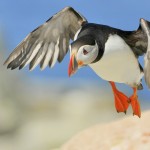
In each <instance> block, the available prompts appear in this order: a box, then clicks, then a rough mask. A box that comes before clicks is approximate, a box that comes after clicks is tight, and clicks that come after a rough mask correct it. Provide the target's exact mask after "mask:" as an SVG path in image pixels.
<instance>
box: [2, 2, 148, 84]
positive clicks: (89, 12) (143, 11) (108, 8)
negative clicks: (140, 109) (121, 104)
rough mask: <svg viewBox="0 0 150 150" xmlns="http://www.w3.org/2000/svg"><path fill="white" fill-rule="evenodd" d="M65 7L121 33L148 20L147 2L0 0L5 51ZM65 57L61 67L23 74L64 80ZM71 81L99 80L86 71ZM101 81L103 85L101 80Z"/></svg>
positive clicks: (79, 73) (66, 61)
mask: <svg viewBox="0 0 150 150" xmlns="http://www.w3.org/2000/svg"><path fill="white" fill-rule="evenodd" d="M66 6H72V7H73V8H75V9H76V10H77V11H79V12H80V13H81V14H83V15H84V16H85V17H86V18H87V19H88V21H89V22H94V23H100V24H107V25H110V26H113V27H117V28H120V29H124V30H135V29H137V28H138V26H139V18H141V17H142V18H145V19H147V20H150V1H149V0H141V1H138V0H113V1H106V0H92V1H87V0H64V1H63V0H54V1H52V0H28V1H27V0H13V1H12V0H1V2H0V27H1V29H3V30H4V33H5V34H6V35H5V40H6V42H7V48H8V52H7V53H10V52H11V51H12V50H13V48H15V47H16V45H17V44H18V43H19V42H20V41H21V40H23V38H24V37H25V36H26V35H27V34H28V33H29V32H30V31H32V30H33V29H34V28H36V27H37V26H39V25H40V24H42V23H43V22H45V21H46V20H47V19H48V18H49V17H51V16H52V15H53V14H55V13H56V12H58V11H59V10H61V9H62V8H64V7H66ZM68 62H69V56H67V57H66V58H65V60H64V61H63V63H62V64H56V65H55V67H54V68H53V69H52V70H50V69H49V68H47V69H46V70H45V71H43V72H40V69H39V68H36V69H35V71H33V72H32V73H31V72H28V70H27V69H24V70H23V71H24V72H26V74H27V75H28V76H31V77H34V76H35V75H36V76H43V77H49V78H53V77H58V78H68V75H67V70H68ZM73 78H86V79H90V80H96V81H99V80H101V79H99V77H97V76H96V75H95V73H94V72H93V71H92V70H91V69H90V68H89V67H86V68H83V69H80V70H79V72H78V73H77V74H76V75H74V76H73ZM101 82H103V81H102V80H101Z"/></svg>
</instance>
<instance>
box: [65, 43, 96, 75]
mask: <svg viewBox="0 0 150 150" xmlns="http://www.w3.org/2000/svg"><path fill="white" fill-rule="evenodd" d="M97 56H98V45H97V43H96V42H95V45H83V46H81V47H80V48H79V49H78V50H75V51H71V56H70V63H69V68H68V74H69V76H71V75H73V74H74V73H75V72H76V71H77V69H78V68H81V67H82V66H85V65H88V64H91V63H92V62H94V60H96V58H97Z"/></svg>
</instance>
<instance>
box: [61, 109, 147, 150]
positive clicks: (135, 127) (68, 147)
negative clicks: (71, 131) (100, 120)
mask: <svg viewBox="0 0 150 150" xmlns="http://www.w3.org/2000/svg"><path fill="white" fill-rule="evenodd" d="M149 149H150V111H148V112H144V113H142V117H141V118H138V117H133V116H130V117H127V118H125V119H121V120H118V121H115V122H112V123H107V124H99V125H96V126H93V127H91V128H89V129H86V130H84V131H82V132H80V133H79V134H77V135H76V136H75V137H73V138H72V139H70V140H69V141H68V142H67V143H65V144H64V145H63V146H62V148H61V150H149Z"/></svg>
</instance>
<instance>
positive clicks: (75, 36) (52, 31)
mask: <svg viewBox="0 0 150 150" xmlns="http://www.w3.org/2000/svg"><path fill="white" fill-rule="evenodd" d="M149 27H150V22H148V21H146V20H145V19H140V25H139V28H138V29H137V30H135V31H123V30H120V29H116V28H113V27H110V26H107V25H102V24H95V23H88V21H87V19H86V18H85V17H83V15H81V14H80V13H78V12H77V11H76V10H74V9H73V8H72V7H66V8H64V9H63V10H61V11H60V12H58V13H57V14H55V15H54V16H52V17H51V18H50V19H48V20H47V21H46V22H45V23H44V24H42V25H41V26H39V27H38V28H36V29H35V30H33V31H32V32H31V33H30V34H29V35H27V37H26V38H25V39H24V40H23V41H22V42H21V43H20V44H19V45H18V46H17V47H16V48H15V49H14V51H13V52H12V53H11V54H10V56H9V57H8V58H7V60H6V61H5V63H4V64H5V65H7V68H10V69H16V68H19V69H22V68H23V67H25V66H26V65H28V64H29V69H30V70H33V69H34V68H35V67H36V66H37V65H38V64H40V68H41V70H43V69H44V68H45V67H46V66H49V67H51V68H52V67H53V66H54V65H55V63H56V61H58V62H61V61H62V60H63V58H64V56H65V55H66V53H67V52H68V49H70V63H69V67H68V75H69V76H71V75H73V74H75V73H76V71H77V70H78V69H79V68H82V67H83V66H89V67H91V68H92V69H93V71H94V72H95V73H96V74H97V75H98V76H99V77H101V78H102V79H104V80H106V81H108V82H109V83H110V85H111V87H112V91H113V94H114V100H115V107H116V110H117V112H125V113H126V111H127V109H128V107H129V105H130V104H131V106H132V109H133V114H134V115H137V116H138V117H140V116H141V110H140V104H139V101H138V96H137V90H141V89H142V88H143V87H142V83H141V80H142V77H143V76H144V77H145V81H146V84H147V86H148V87H149V88H150V30H149ZM70 40H72V43H71V44H70ZM141 55H145V56H144V62H145V65H144V69H143V68H142V66H141V65H140V63H139V61H138V57H139V56H141ZM115 82H117V83H124V84H127V85H129V86H130V87H131V88H132V89H133V94H132V95H131V96H130V97H128V96H126V95H125V94H124V93H122V92H121V91H119V90H118V89H117V87H116V85H115Z"/></svg>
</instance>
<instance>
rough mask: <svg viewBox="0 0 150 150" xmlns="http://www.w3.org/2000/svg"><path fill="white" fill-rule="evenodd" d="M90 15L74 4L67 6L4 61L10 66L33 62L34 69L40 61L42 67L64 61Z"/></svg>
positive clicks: (36, 30) (27, 38)
mask: <svg viewBox="0 0 150 150" xmlns="http://www.w3.org/2000/svg"><path fill="white" fill-rule="evenodd" d="M86 22H87V21H86V19H85V18H84V17H83V16H81V15H80V14H79V13H77V12H76V11H75V10H74V9H73V8H71V7H66V8H64V9H63V10H62V11H60V12H59V13H57V14H55V15H54V16H53V17H51V18H50V19H49V20H47V21H46V22H45V23H44V24H43V25H41V26H39V27H38V28H37V29H35V30H34V31H32V32H31V33H30V34H29V35H28V36H27V37H26V38H25V39H24V40H23V41H22V42H21V43H20V44H19V45H18V46H17V47H16V48H15V49H14V51H13V52H12V53H11V54H10V56H9V57H8V59H7V60H6V61H5V63H4V64H6V65H7V68H11V69H15V68H17V67H19V69H22V68H23V67H24V66H26V65H27V64H30V67H29V68H30V70H32V69H34V68H35V67H36V66H37V65H38V64H39V63H40V67H41V69H44V68H45V67H46V66H47V65H49V66H50V67H53V66H54V64H55V63H56V61H57V60H58V61H59V62H61V61H62V60H63V58H64V56H65V55H66V53H67V51H68V49H69V41H70V39H73V37H74V35H75V33H76V32H77V31H78V30H79V29H80V28H81V26H82V25H83V23H86Z"/></svg>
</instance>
